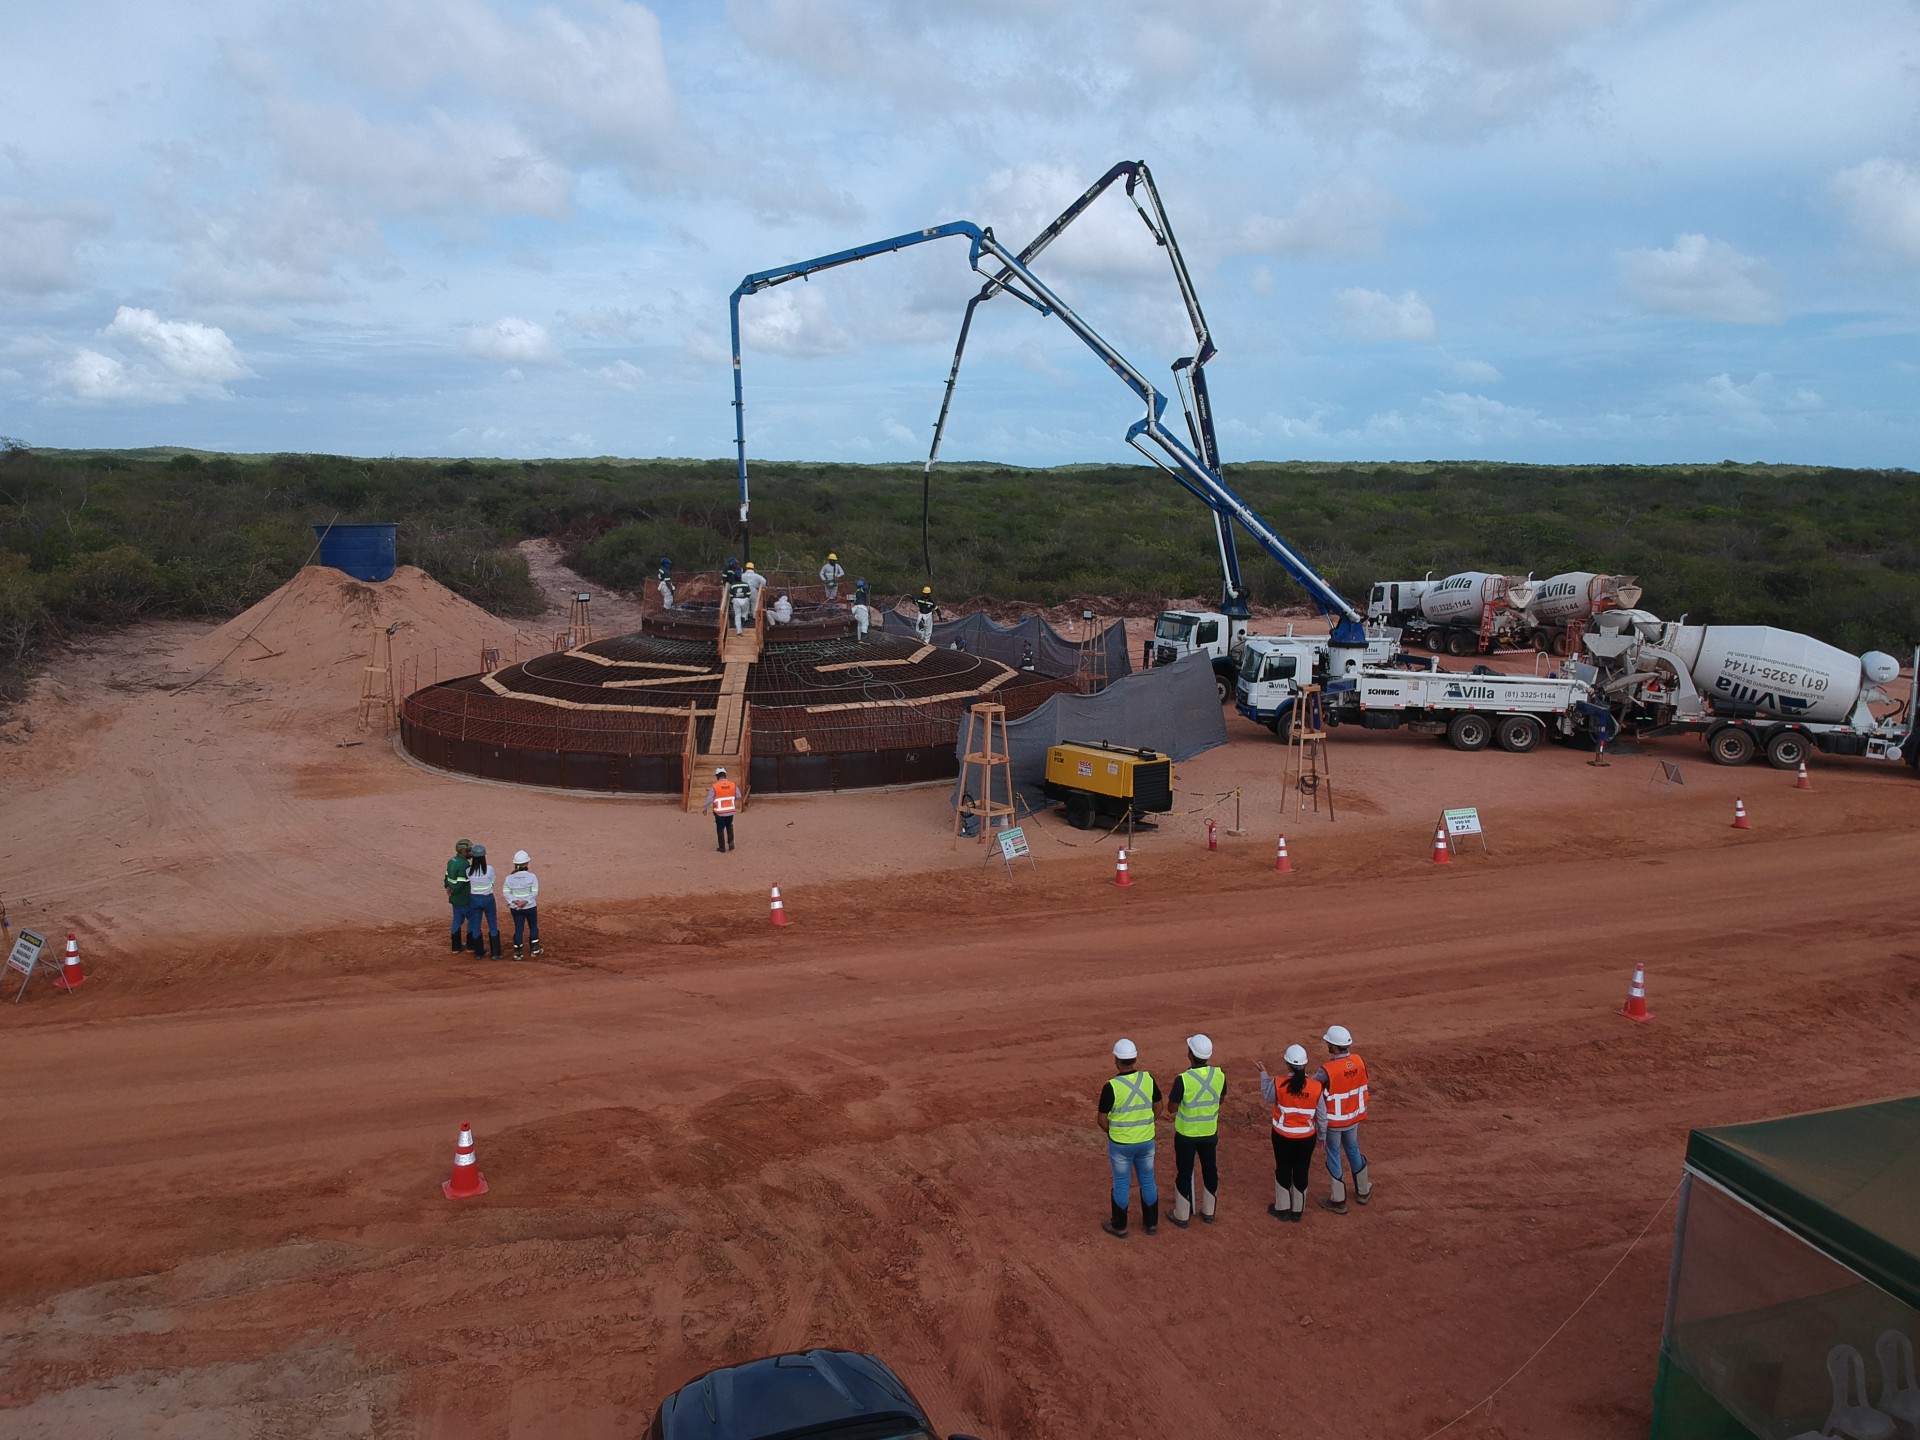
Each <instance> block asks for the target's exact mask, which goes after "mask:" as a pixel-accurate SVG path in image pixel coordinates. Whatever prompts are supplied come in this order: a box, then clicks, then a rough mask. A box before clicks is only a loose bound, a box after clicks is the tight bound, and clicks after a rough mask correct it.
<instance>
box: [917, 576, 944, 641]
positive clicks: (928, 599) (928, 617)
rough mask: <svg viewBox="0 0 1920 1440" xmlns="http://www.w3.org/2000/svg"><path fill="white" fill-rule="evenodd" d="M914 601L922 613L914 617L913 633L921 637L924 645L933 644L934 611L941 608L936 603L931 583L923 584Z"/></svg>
mask: <svg viewBox="0 0 1920 1440" xmlns="http://www.w3.org/2000/svg"><path fill="white" fill-rule="evenodd" d="M913 603H914V604H915V605H916V606H917V607H918V608H919V611H920V613H919V614H918V615H917V616H915V617H914V622H913V633H914V634H916V635H918V636H919V637H920V643H921V644H922V645H931V644H932V643H933V616H934V612H935V611H937V610H938V609H939V608H940V607H939V606H938V605H937V604H935V603H934V599H933V587H932V586H931V585H922V586H921V587H920V593H919V595H918V596H916V597H915V599H914V602H913Z"/></svg>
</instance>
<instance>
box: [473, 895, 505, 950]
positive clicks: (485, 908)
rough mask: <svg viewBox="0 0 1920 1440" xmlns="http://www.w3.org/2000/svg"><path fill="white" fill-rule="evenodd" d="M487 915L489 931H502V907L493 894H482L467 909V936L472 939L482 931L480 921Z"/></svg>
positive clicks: (497, 932)
mask: <svg viewBox="0 0 1920 1440" xmlns="http://www.w3.org/2000/svg"><path fill="white" fill-rule="evenodd" d="M482 917H485V919H486V922H487V933H488V934H489V935H498V934H499V933H500V909H499V906H498V904H497V903H496V902H495V901H494V898H493V896H491V895H482V896H481V897H480V898H479V899H477V900H475V901H474V902H473V908H472V909H470V910H468V911H467V938H468V939H472V938H473V937H474V936H476V935H478V934H479V933H480V921H481V918H482Z"/></svg>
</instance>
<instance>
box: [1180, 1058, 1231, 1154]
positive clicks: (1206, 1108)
mask: <svg viewBox="0 0 1920 1440" xmlns="http://www.w3.org/2000/svg"><path fill="white" fill-rule="evenodd" d="M1226 1082H1227V1077H1226V1073H1225V1072H1224V1071H1222V1070H1221V1069H1220V1067H1219V1066H1217V1065H1207V1066H1204V1067H1202V1068H1201V1069H1199V1070H1187V1071H1183V1072H1182V1073H1181V1076H1180V1108H1179V1109H1178V1110H1177V1111H1175V1112H1174V1116H1173V1133H1174V1134H1176V1135H1188V1136H1192V1137H1194V1138H1195V1139H1201V1140H1204V1139H1205V1138H1206V1137H1207V1136H1209V1135H1217V1134H1219V1133H1220V1092H1221V1091H1222V1090H1223V1089H1225V1088H1226Z"/></svg>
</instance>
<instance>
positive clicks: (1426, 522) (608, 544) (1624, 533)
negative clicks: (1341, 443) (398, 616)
mask: <svg viewBox="0 0 1920 1440" xmlns="http://www.w3.org/2000/svg"><path fill="white" fill-rule="evenodd" d="M1228 479H1229V482H1230V483H1231V484H1233V485H1234V486H1235V487H1236V488H1237V489H1238V490H1240V492H1241V493H1242V494H1244V495H1245V496H1246V498H1247V499H1248V501H1249V502H1250V503H1251V504H1252V505H1253V507H1254V508H1255V509H1256V510H1258V511H1259V512H1260V513H1261V514H1263V515H1265V516H1266V517H1267V518H1268V520H1269V521H1271V522H1272V524H1273V525H1274V527H1275V528H1276V529H1277V530H1278V531H1279V532H1280V533H1281V534H1282V535H1284V536H1285V537H1286V538H1287V540H1288V541H1289V543H1291V544H1292V545H1293V546H1294V547H1295V548H1296V549H1298V550H1299V551H1300V553H1301V554H1303V555H1305V556H1306V557H1308V559H1310V560H1311V561H1312V563H1313V564H1314V565H1315V566H1316V567H1317V568H1319V569H1320V570H1321V572H1322V573H1323V574H1325V575H1326V576H1327V577H1328V579H1329V580H1331V581H1332V582H1333V583H1334V585H1335V586H1336V587H1338V588H1339V589H1341V590H1342V591H1344V592H1345V593H1346V594H1347V595H1348V596H1350V597H1352V598H1353V599H1354V600H1355V601H1356V602H1359V601H1361V600H1363V599H1364V597H1365V594H1366V591H1367V587H1368V586H1369V585H1371V584H1372V582H1374V581H1375V580H1383V579H1409V578H1417V577H1419V576H1421V575H1424V574H1426V573H1428V572H1429V571H1431V572H1433V573H1435V574H1446V573H1448V572H1450V571H1454V570H1461V569H1466V568H1470V567H1471V568H1486V569H1493V570H1505V571H1511V572H1520V573H1524V572H1527V571H1532V572H1533V573H1534V574H1535V575H1538V576H1542V577H1544V576H1547V575H1551V574H1554V573H1555V572H1557V571H1561V570H1570V569H1576V568H1578V569H1592V570H1602V571H1615V572H1621V573H1626V574H1633V575H1638V576H1639V577H1640V580H1641V583H1642V585H1643V586H1644V587H1645V589H1646V601H1645V603H1646V604H1647V606H1648V608H1649V609H1652V610H1655V611H1657V612H1658V613H1660V614H1663V615H1667V616H1675V617H1677V616H1679V615H1681V614H1683V613H1684V614H1687V615H1689V616H1690V617H1691V618H1693V619H1695V620H1711V621H1717V622H1722V623H1732V624H1767V625H1779V626H1783V627H1785V628H1787V629H1792V630H1802V631H1805V632H1807V633H1809V634H1812V635H1817V636H1819V637H1820V638H1821V639H1824V640H1829V641H1831V642H1833V643H1834V644H1837V645H1841V646H1845V647H1846V648H1848V649H1852V650H1860V649H1865V648H1868V647H1870V646H1873V647H1879V648H1882V649H1888V650H1892V651H1894V652H1895V653H1900V652H1902V651H1903V650H1905V649H1908V648H1910V647H1911V646H1912V645H1913V644H1914V643H1915V642H1916V640H1920V491H1917V490H1916V488H1915V482H1914V477H1913V476H1912V475H1910V474H1908V473H1907V472H1905V471H1879V470H1831V469H1821V468H1813V467H1788V466H1765V465H1735V464H1731V463H1729V464H1723V465H1717V466H1660V467H1647V466H1580V467H1574V466H1560V467H1554V466H1525V465H1487V464H1423V465H1330V464H1286V465H1280V464H1254V465H1241V466H1233V467H1229V473H1228ZM753 483H754V494H755V500H754V528H755V537H754V551H753V553H754V558H755V559H756V560H757V561H758V562H759V563H760V564H761V566H762V567H763V568H769V569H775V570H803V571H811V570H813V569H814V568H816V567H817V566H818V565H819V563H820V560H821V558H822V557H823V556H824V555H825V554H826V552H827V551H828V550H830V549H831V550H835V551H837V552H838V553H839V555H840V558H841V560H842V562H843V563H844V564H845V565H846V567H847V570H848V572H849V574H850V575H854V576H863V577H865V578H866V579H867V580H869V581H871V582H872V583H873V585H874V587H875V589H876V591H877V592H879V593H880V594H882V595H887V594H897V593H901V592H904V591H906V590H908V589H909V588H911V589H916V590H917V589H918V588H919V586H920V585H921V584H922V583H924V577H923V575H922V573H921V569H920V564H919V554H920V471H919V467H917V466H907V465H895V466H845V465H804V464H764V465H756V466H755V467H754V471H753ZM334 518H338V519H339V520H341V521H362V520H393V521H398V522H399V525H400V531H399V537H400V559H401V561H402V562H403V563H409V564H415V565H419V566H420V567H422V568H423V569H425V570H426V571H428V573H430V574H432V575H433V576H434V577H435V578H436V579H438V580H440V581H441V582H442V583H444V584H446V585H448V586H450V587H452V588H453V589H455V590H457V591H459V592H460V593H461V594H463V595H465V596H467V597H468V598H469V599H472V600H474V601H476V602H477V603H479V604H481V605H484V606H486V607H488V608H489V609H492V610H494V611H497V612H499V613H502V614H508V615H524V614H530V613H533V612H534V611H536V610H538V609H539V600H538V597H537V596H536V594H535V592H534V589H533V586H532V584H531V583H530V581H529V579H528V575H527V570H526V566H525V564H524V563H523V562H522V561H521V560H520V558H519V556H517V555H516V554H515V553H514V552H513V550H512V548H511V547H512V544H513V542H514V541H516V540H518V539H520V538H522V537H525V536H529V535H552V536H555V537H557V538H558V539H559V540H560V541H561V543H562V545H563V546H564V547H565V549H566V551H567V553H568V555H569V556H570V557H571V559H572V563H573V564H574V565H575V566H576V567H577V568H578V569H579V570H580V571H581V572H582V573H583V574H585V575H587V576H589V577H590V578H592V579H593V580H594V581H596V582H597V583H600V584H604V585H611V586H616V587H621V588H635V587H638V586H639V585H640V584H641V583H642V582H643V581H644V580H646V579H647V578H649V577H651V575H652V574H653V571H654V567H655V566H656V564H657V563H658V561H659V558H660V557H661V556H662V555H672V556H673V558H674V563H675V566H676V568H677V569H679V570H680V571H681V572H682V573H686V572H691V571H697V570H712V569H716V568H718V566H719V564H720V563H721V561H722V560H724V559H725V558H726V557H727V555H729V554H731V553H734V552H735V551H737V550H738V549H739V543H740V542H739V538H738V526H737V524H736V519H735V506H734V478H733V468H732V466H731V465H730V464H728V463H727V462H724V461H695V460H684V461H665V460H663V461H641V462H627V461H618V460H579V461H572V460H569V461H541V462H526V463H522V462H512V461H498V460H494V461H477V460H459V461H452V462H440V461H424V460H355V459H345V458H341V457H337V456H325V455H272V456H247V457H240V456H211V455H205V454H197V453H194V452H183V451H171V450H154V451H140V452H124V451H123V452H116V453H110V454H90V453H85V452H75V451H35V450H29V449H27V448H25V447H22V446H19V445H17V444H9V445H7V446H6V447H5V448H4V449H0V698H3V697H4V696H5V695H6V694H9V693H14V692H16V691H17V688H18V685H19V683H20V680H21V677H22V676H23V675H24V674H25V673H26V672H27V671H28V670H29V669H30V667H31V665H32V663H33V661H34V658H35V656H36V655H37V654H39V653H41V652H42V651H44V649H45V647H46V646H47V645H48V644H49V643H52V642H54V641H57V640H58V638H59V637H61V636H62V635H65V634H68V633H71V632H73V631H75V630H76V629H79V628H83V627H86V626H100V625H118V624H125V623H127V622H128V621H131V620H134V619H137V618H139V617H141V616H146V615H210V616H212V615H229V614H232V613H234V612H236V611H238V610H240V609H242V608H244V607H245V606H247V605H249V604H251V603H253V602H254V601H255V600H257V599H259V598H260V597H261V596H262V595H265V594H266V593H268V592H269V591H270V590H272V589H273V588H274V587H276V586H277V585H279V584H281V583H282V582H283V581H285V580H286V579H287V578H288V577H289V576H290V575H291V574H292V573H293V571H294V570H295V569H296V568H297V567H298V566H299V565H300V563H301V562H302V561H303V560H304V559H305V558H306V556H307V554H308V553H309V551H310V550H311V549H312V547H313V532H312V530H311V528H310V527H311V526H313V525H315V524H323V523H325V522H326V521H328V520H330V519H334ZM1241 550H1242V556H1243V560H1244V563H1245V567H1246V571H1247V578H1248V581H1249V584H1250V587H1251V589H1252V591H1253V596H1254V599H1255V600H1256V601H1257V602H1262V603H1269V604H1283V603H1289V602H1295V601H1297V600H1298V599H1299V598H1300V597H1299V590H1298V588H1297V587H1296V586H1294V584H1293V583H1292V581H1291V580H1289V579H1288V578H1287V577H1286V575H1285V574H1284V573H1283V572H1282V571H1281V570H1280V568H1279V567H1278V566H1277V565H1275V564H1274V563H1273V562H1272V561H1271V560H1269V559H1268V558H1267V557H1266V556H1265V555H1264V554H1262V553H1261V552H1260V551H1259V550H1258V548H1257V547H1255V546H1254V545H1252V544H1251V543H1247V542H1244V541H1243V543H1242V546H1241ZM933 561H934V579H933V583H934V585H935V587H936V589H937V590H938V591H939V593H940V594H942V595H943V596H946V597H949V598H958V597H962V596H968V595H995V596H1000V597H1006V598H1020V599H1029V600H1033V601H1035V602H1039V603H1054V602H1058V601H1062V600H1067V599H1070V598H1072V597H1074V596H1078V595H1115V594H1126V593H1136V594H1146V595H1153V596H1195V595H1198V596H1208V595H1213V594H1216V593H1217V591H1218V588H1219V579H1218V570H1217V564H1216V561H1215V560H1214V555H1213V538H1212V527H1211V525H1210V524H1209V522H1208V519H1207V514H1206V511H1205V509H1204V508H1203V507H1202V506H1201V505H1200V503H1199V502H1198V501H1196V500H1194V499H1193V498H1192V497H1191V496H1189V495H1187V494H1186V493H1185V492H1184V491H1182V490H1181V489H1180V488H1179V487H1178V486H1177V485H1175V484H1174V482H1173V481H1172V480H1170V479H1169V478H1167V477H1166V476H1164V475H1162V474H1160V473H1159V472H1158V471H1155V470H1151V469H1148V468H1146V467H1141V466H1064V467H1060V468H1056V469H1052V470H1024V469H1019V468H1017V467H1012V466H997V465H980V464H969V465H954V466H949V467H945V468H943V469H942V470H940V471H939V472H938V473H937V474H936V476H935V479H934V492H933Z"/></svg>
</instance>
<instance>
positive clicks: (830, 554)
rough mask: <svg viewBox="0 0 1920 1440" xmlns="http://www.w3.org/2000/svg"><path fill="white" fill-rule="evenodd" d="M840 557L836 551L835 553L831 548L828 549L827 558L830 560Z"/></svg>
mask: <svg viewBox="0 0 1920 1440" xmlns="http://www.w3.org/2000/svg"><path fill="white" fill-rule="evenodd" d="M839 558H840V557H839V556H838V555H836V554H834V553H833V552H832V551H831V550H829V551H827V559H829V560H838V559H839Z"/></svg>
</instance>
